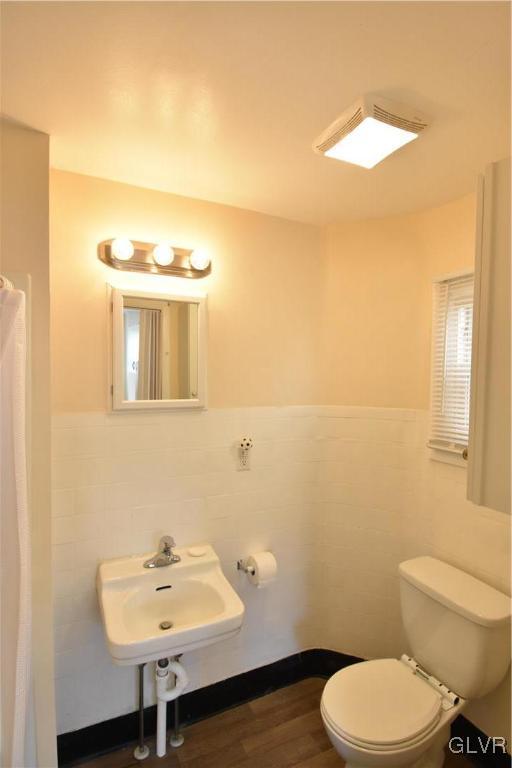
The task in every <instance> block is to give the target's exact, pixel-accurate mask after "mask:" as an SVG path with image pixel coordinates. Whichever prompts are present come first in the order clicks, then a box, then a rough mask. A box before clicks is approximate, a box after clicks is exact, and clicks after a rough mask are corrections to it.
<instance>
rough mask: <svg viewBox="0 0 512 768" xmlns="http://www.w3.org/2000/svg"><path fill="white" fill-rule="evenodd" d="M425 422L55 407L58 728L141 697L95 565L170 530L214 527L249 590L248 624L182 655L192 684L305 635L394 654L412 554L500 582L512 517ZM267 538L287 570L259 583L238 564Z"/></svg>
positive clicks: (212, 534)
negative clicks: (104, 612) (247, 446)
mask: <svg viewBox="0 0 512 768" xmlns="http://www.w3.org/2000/svg"><path fill="white" fill-rule="evenodd" d="M427 419H428V415H427V414H426V413H425V412H422V411H412V410H398V409H381V408H352V407H350V408H349V407H346V408H345V407H313V406H311V407H288V408H247V409H225V410H208V411H205V412H202V413H187V414H183V413H179V414H151V415H145V414H129V415H126V414H120V415H118V414H116V415H105V414H95V413H83V414H65V415H58V416H55V417H54V422H53V516H54V568H55V623H56V670H57V671H56V675H57V680H56V687H57V712H58V731H59V733H63V732H67V731H72V730H75V729H78V728H82V727H85V726H87V725H90V724H92V723H95V722H100V721H102V720H106V719H108V718H111V717H115V716H117V715H120V714H123V713H126V712H130V711H132V710H134V709H135V708H136V686H135V673H134V670H133V669H131V668H129V667H128V668H126V667H116V666H114V665H113V664H112V662H111V661H110V657H109V655H108V652H107V650H106V646H105V642H104V639H103V630H102V626H101V623H100V618H99V613H98V607H97V600H96V594H95V572H96V567H97V564H98V562H99V561H100V560H102V559H104V558H109V557H117V556H121V555H124V554H127V553H134V552H146V551H148V552H149V551H153V550H154V548H155V545H156V543H157V542H158V539H159V537H160V535H162V534H164V533H170V534H172V535H173V536H174V537H175V539H176V540H177V542H178V543H179V544H188V543H193V542H199V541H209V542H211V543H212V544H213V546H214V547H215V549H216V550H217V552H218V554H219V556H220V558H221V561H222V566H223V569H224V572H225V574H226V576H227V577H228V578H229V580H230V581H231V583H232V584H233V586H234V587H235V588H236V589H237V590H238V592H239V594H240V596H241V598H242V600H243V601H244V603H245V605H246V617H245V622H244V626H243V629H242V631H241V633H240V634H239V635H238V636H237V637H236V638H233V639H232V640H229V641H227V642H225V643H221V644H219V645H218V646H211V647H209V648H206V649H203V650H199V651H195V652H192V653H190V654H188V655H187V658H186V659H185V663H186V664H187V668H188V670H189V672H190V677H191V685H190V689H193V688H197V687H201V686H204V685H208V684H210V683H212V682H215V681H217V680H220V679H223V678H225V677H229V676H231V675H234V674H237V673H238V672H242V671H245V670H247V669H251V668H254V667H258V666H261V665H263V664H265V663H268V662H270V661H274V660H276V659H279V658H282V657H284V656H288V655H289V654H291V653H294V652H296V651H298V650H301V649H304V648H308V647H325V648H332V649H336V650H340V651H344V652H345V653H352V654H355V655H358V656H364V657H373V656H384V655H397V654H400V653H401V652H403V650H404V649H405V642H404V639H403V637H402V632H401V624H400V611H399V599H398V579H397V564H398V563H399V562H400V560H402V559H405V558H407V557H413V556H415V555H418V554H425V553H432V554H436V555H438V556H440V557H443V558H444V559H446V560H447V561H449V562H452V563H454V564H456V565H459V566H460V567H463V568H466V569H467V570H469V571H471V572H472V573H474V574H475V575H479V576H480V577H481V578H484V579H485V580H486V581H488V582H489V583H492V584H494V585H495V586H497V587H502V588H506V584H507V576H508V572H509V570H508V569H509V567H510V565H509V552H510V541H509V534H508V530H509V529H508V523H509V520H508V518H507V517H506V516H504V515H501V514H500V513H496V512H493V511H492V510H486V509H483V508H479V507H475V506H474V505H472V504H470V503H468V502H466V501H465V498H464V484H465V471H464V470H463V469H460V468H458V467H452V466H449V465H445V464H440V463H438V462H432V461H431V460H430V457H429V455H428V451H427V449H426V448H425V442H426V435H427ZM242 436H250V437H252V438H253V440H254V449H253V451H252V456H251V470H250V471H249V472H240V471H238V470H237V451H236V443H237V441H238V440H239V439H240V438H241V437H242ZM261 549H272V550H273V551H274V553H275V554H276V557H277V560H278V563H279V579H278V581H277V582H275V583H274V584H273V585H271V586H269V587H267V588H266V589H262V590H257V589H255V588H254V587H252V586H251V585H250V584H249V583H248V582H247V579H246V577H245V576H244V575H243V574H239V573H238V572H237V571H236V569H235V563H236V560H237V559H238V558H239V557H244V556H247V555H248V554H250V553H251V552H254V551H259V550H261ZM147 673H148V674H147V679H148V683H149V684H148V690H147V702H148V703H149V702H150V701H152V697H153V691H152V686H151V679H150V678H151V675H150V670H149V668H148V670H147Z"/></svg>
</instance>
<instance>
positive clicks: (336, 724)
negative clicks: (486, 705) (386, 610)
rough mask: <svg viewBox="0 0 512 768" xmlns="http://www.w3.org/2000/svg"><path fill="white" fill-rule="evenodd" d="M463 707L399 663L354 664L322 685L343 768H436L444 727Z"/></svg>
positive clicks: (326, 723)
mask: <svg viewBox="0 0 512 768" xmlns="http://www.w3.org/2000/svg"><path fill="white" fill-rule="evenodd" d="M464 704H465V701H464V700H463V699H457V700H456V701H455V703H454V702H452V701H449V700H448V699H446V698H443V696H442V695H441V694H440V693H438V692H437V691H436V690H435V689H434V688H433V687H432V686H431V685H430V684H429V683H427V682H425V681H424V680H423V679H422V678H421V677H420V676H418V675H417V674H415V672H414V671H413V669H412V668H411V667H410V666H409V665H408V664H406V663H405V662H404V661H401V660H400V661H398V660H397V659H378V660H375V661H366V662H361V663H359V664H354V665H352V666H350V667H346V668H345V669H342V670H341V671H340V672H337V673H336V674H335V675H334V676H333V677H331V679H330V680H329V681H328V682H327V684H326V686H325V688H324V692H323V695H322V701H321V705H320V710H321V715H322V720H323V723H324V727H325V729H326V731H327V735H328V736H329V739H330V741H331V743H332V745H333V747H334V748H335V749H336V751H337V752H338V753H339V754H340V755H341V756H342V757H343V758H344V760H345V762H346V766H347V768H352V766H353V767H354V768H355V767H356V766H357V768H374V767H377V768H378V767H379V766H382V768H398V767H399V766H404V768H409V767H410V768H412V767H413V766H414V768H420V767H421V768H441V766H442V764H443V747H444V746H445V744H446V743H447V741H448V739H449V725H450V723H451V722H452V721H453V720H454V719H455V717H457V715H458V714H459V712H460V711H461V710H462V708H463V706H464Z"/></svg>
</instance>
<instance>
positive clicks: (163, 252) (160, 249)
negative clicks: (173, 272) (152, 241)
mask: <svg viewBox="0 0 512 768" xmlns="http://www.w3.org/2000/svg"><path fill="white" fill-rule="evenodd" d="M153 260H154V262H155V264H159V265H160V266H161V267H168V266H169V264H172V262H173V261H174V250H173V249H172V248H171V246H170V245H169V244H168V243H159V244H158V245H155V247H154V248H153Z"/></svg>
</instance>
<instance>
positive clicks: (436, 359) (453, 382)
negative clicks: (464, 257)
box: [429, 275, 474, 452]
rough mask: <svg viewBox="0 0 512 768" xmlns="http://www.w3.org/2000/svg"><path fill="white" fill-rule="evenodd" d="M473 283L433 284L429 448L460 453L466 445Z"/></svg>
mask: <svg viewBox="0 0 512 768" xmlns="http://www.w3.org/2000/svg"><path fill="white" fill-rule="evenodd" d="M473 283H474V279H473V275H464V276H461V277H455V278H449V279H446V280H441V281H439V282H437V283H435V284H434V316H433V328H432V337H433V338H432V343H433V350H432V388H431V419H432V420H431V430H430V431H431V434H430V441H429V445H430V447H431V448H437V449H441V450H448V451H457V452H459V451H462V449H464V448H465V447H466V446H467V444H468V432H469V393H470V382H471V334H472V326H473Z"/></svg>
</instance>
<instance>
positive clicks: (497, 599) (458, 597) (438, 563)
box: [399, 556, 510, 627]
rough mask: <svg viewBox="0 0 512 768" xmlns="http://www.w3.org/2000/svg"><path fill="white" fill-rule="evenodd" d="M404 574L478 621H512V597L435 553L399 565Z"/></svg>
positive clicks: (490, 624)
mask: <svg viewBox="0 0 512 768" xmlns="http://www.w3.org/2000/svg"><path fill="white" fill-rule="evenodd" d="M399 571H400V576H401V577H402V578H403V579H405V580H406V581H408V582H409V583H410V584H413V585H414V586H415V587H417V588H418V589H419V590H421V591H422V592H424V593H425V594H427V595H429V596H430V597H432V598H434V600H437V601H438V602H439V603H441V604H443V605H446V606H447V607H448V608H451V609H452V610H453V611H455V612H456V613H459V614H461V615H462V616H465V617H466V618H467V619H469V620H470V621H473V622H475V624H481V625H483V626H484V627H496V626H499V625H502V624H506V623H507V622H508V621H510V597H508V596H507V595H504V594H503V592H499V591H498V590H497V589H494V588H493V587H490V586H489V585H488V584H484V582H483V581H480V579H476V578H475V577H474V576H470V575H469V573H465V571H461V570H459V569H458V568H454V566H453V565H448V563H443V562H442V560H437V559H436V558H435V557H428V556H425V557H415V558H413V559H412V560H405V561H404V562H403V563H400V565H399Z"/></svg>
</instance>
